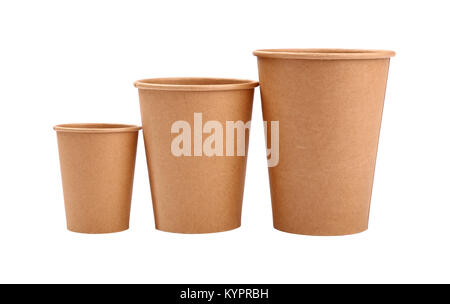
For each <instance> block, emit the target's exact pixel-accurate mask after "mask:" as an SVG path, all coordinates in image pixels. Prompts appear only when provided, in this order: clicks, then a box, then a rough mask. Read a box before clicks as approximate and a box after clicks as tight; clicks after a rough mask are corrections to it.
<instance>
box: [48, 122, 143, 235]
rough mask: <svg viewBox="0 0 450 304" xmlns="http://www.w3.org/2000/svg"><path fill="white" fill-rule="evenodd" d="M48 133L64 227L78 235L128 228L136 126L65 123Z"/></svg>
mask: <svg viewBox="0 0 450 304" xmlns="http://www.w3.org/2000/svg"><path fill="white" fill-rule="evenodd" d="M54 129H55V130H56V131H57V138H58V148H59V157H60V163H61V175H62V182H63V190H64V201H65V208H66V218H67V228H68V229H69V230H71V231H74V232H80V233H111V232H118V231H123V230H126V229H128V227H129V218H130V205H131V193H132V188H133V176H134V167H135V160H136V147H137V139H138V132H139V129H140V127H137V126H130V125H116V124H66V125H59V126H56V127H55V128H54Z"/></svg>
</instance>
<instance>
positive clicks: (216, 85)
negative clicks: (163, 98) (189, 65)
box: [134, 77, 259, 91]
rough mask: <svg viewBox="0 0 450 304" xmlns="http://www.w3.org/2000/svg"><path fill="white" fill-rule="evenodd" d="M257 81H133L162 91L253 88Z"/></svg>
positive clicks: (210, 79)
mask: <svg viewBox="0 0 450 304" xmlns="http://www.w3.org/2000/svg"><path fill="white" fill-rule="evenodd" d="M258 85H259V83H258V81H254V80H246V79H235V78H210V77H165V78H147V79H141V80H138V81H135V82H134V86H135V87H136V88H138V89H145V90H162V91H229V90H247V89H253V88H255V87H257V86H258Z"/></svg>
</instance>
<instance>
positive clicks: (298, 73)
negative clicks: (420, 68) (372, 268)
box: [254, 49, 394, 235]
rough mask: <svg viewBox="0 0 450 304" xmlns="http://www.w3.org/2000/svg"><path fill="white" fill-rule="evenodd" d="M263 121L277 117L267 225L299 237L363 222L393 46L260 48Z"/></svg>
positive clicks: (353, 228) (355, 227) (345, 230)
mask: <svg viewBox="0 0 450 304" xmlns="http://www.w3.org/2000/svg"><path fill="white" fill-rule="evenodd" d="M254 55H256V56H257V57H258V69H259V78H260V85H261V98H262V108H263V116H264V120H265V121H268V125H269V126H270V121H279V146H280V147H279V163H278V165H277V166H275V167H270V168H269V177H270V187H271V196H272V207H273V219H274V227H275V228H276V229H278V230H281V231H285V232H290V233H297V234H306V235H346V234H353V233H358V232H362V231H364V230H366V229H367V228H368V218H369V208H370V200H371V192H372V183H373V176H374V169H375V160H376V154H377V145H378V136H379V131H380V124H381V116H382V111H383V103H384V94H385V89H386V81H387V76H388V68H389V60H390V59H389V58H390V57H392V56H394V52H392V51H366V50H332V49H303V50H302V49H279V50H259V51H255V52H254Z"/></svg>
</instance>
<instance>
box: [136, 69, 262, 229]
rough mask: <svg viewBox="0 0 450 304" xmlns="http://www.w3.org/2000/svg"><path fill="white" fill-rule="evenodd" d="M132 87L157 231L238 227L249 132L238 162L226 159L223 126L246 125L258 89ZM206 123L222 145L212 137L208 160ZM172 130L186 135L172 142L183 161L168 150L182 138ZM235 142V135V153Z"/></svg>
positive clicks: (186, 81)
mask: <svg viewBox="0 0 450 304" xmlns="http://www.w3.org/2000/svg"><path fill="white" fill-rule="evenodd" d="M135 86H136V87H137V88H138V89H139V98H140V108H141V116H142V128H143V133H144V141H145V149H146V154H147V164H148V171H149V178H150V186H151V192H152V200H153V208H154V214H155V224H156V229H158V230H162V231H167V232H175V233H212V232H221V231H227V230H232V229H235V228H238V227H240V225H241V210H242V198H243V191H244V179H245V169H246V161H247V156H246V154H247V153H246V152H247V146H248V136H249V130H247V131H246V132H245V153H244V155H240V156H238V155H237V152H236V153H234V156H226V152H225V148H226V140H225V137H226V122H227V121H233V122H236V121H242V122H243V123H245V122H248V121H250V119H251V113H252V104H253V91H254V88H255V87H256V86H258V83H257V82H254V81H247V80H236V79H217V78H158V79H146V80H140V81H137V82H135ZM194 117H196V118H197V120H196V119H194ZM199 117H200V121H199V119H198V118H199ZM211 123H212V124H213V125H216V126H217V125H220V126H222V131H223V134H222V135H223V136H222V137H223V138H222V140H220V136H219V135H218V134H217V131H218V129H215V132H214V134H215V136H216V135H217V137H216V138H215V141H214V142H215V145H214V147H216V146H217V145H218V144H219V142H220V143H222V149H218V150H217V151H216V152H217V153H215V154H213V155H211V154H209V155H206V154H207V153H205V151H204V149H202V147H204V145H206V144H207V141H208V138H209V139H211V137H210V136H211V134H213V132H212V131H211V130H210V132H203V133H202V130H203V131H205V128H207V125H208V124H210V125H211ZM177 124H179V125H180V126H183V127H184V128H183V133H182V134H183V135H186V137H184V139H185V140H183V144H182V145H178V144H176V143H175V147H176V148H177V149H179V148H180V147H181V148H182V149H183V154H181V155H180V153H178V154H177V153H175V154H174V153H173V150H172V148H173V146H174V140H175V139H176V137H178V136H181V135H180V133H181V129H179V128H178V127H177ZM219 129H220V128H219ZM174 131H175V132H174ZM219 133H220V132H219ZM237 138H238V135H237V134H235V138H234V147H236V145H237V142H236V141H237ZM202 145H203V146H202ZM219 146H220V145H219ZM219 150H220V151H222V152H219ZM230 151H231V150H230ZM178 152H179V151H178ZM221 153H222V154H223V156H220V154H221Z"/></svg>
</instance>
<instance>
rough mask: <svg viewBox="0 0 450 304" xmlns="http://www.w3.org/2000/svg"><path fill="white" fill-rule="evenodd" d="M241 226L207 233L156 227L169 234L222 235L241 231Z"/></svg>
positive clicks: (207, 231) (206, 231)
mask: <svg viewBox="0 0 450 304" xmlns="http://www.w3.org/2000/svg"><path fill="white" fill-rule="evenodd" d="M240 227H241V225H239V226H235V227H230V228H223V229H217V230H205V231H195V232H194V231H182V230H171V229H165V228H161V227H155V228H156V230H159V231H162V232H167V233H174V234H212V233H221V232H228V231H232V230H236V229H239V228H240Z"/></svg>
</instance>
